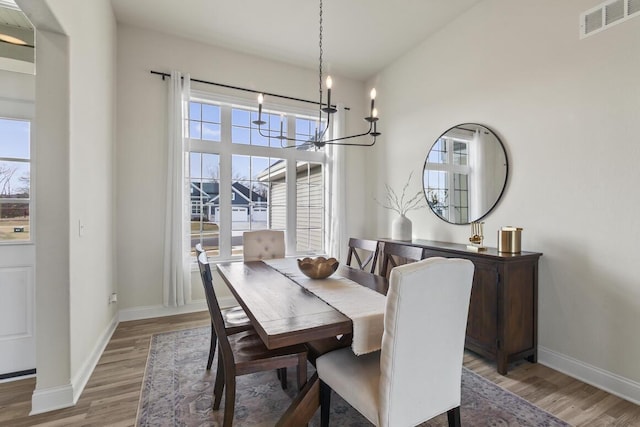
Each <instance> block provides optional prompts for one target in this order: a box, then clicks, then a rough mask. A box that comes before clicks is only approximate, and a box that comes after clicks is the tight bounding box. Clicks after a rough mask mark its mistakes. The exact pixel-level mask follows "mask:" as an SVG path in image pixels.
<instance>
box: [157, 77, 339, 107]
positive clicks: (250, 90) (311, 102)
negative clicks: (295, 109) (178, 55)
mask: <svg viewBox="0 0 640 427" xmlns="http://www.w3.org/2000/svg"><path fill="white" fill-rule="evenodd" d="M151 74H157V75H159V76H162V80H164V79H165V78H167V77H171V74H169V73H163V72H161V71H153V70H151ZM191 81H192V82H197V83H204V84H207V85H213V86H220V87H226V88H227V89H234V90H241V91H244V92H251V93H256V94H260V93H261V94H263V95H269V96H275V97H277V98H283V99H289V100H291V101H299V102H306V103H309V104H315V105H326V104H320V103H319V102H318V101H309V100H308V99H301V98H294V97H292V96H286V95H278V94H277V93H269V92H260V91H259V90H254V89H247V88H244V87H239V86H231V85H227V84H224V83H216V82H210V81H207V80H200V79H191ZM332 107H335V105H332ZM344 109H345V110H347V111H348V110H349V108H348V107H345V108H344Z"/></svg>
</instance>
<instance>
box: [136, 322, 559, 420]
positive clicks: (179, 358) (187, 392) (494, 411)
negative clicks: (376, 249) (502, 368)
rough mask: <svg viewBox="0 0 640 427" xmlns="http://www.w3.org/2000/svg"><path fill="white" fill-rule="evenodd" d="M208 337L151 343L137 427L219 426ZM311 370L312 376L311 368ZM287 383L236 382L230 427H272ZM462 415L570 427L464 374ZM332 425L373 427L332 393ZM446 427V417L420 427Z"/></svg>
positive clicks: (190, 333) (252, 378)
mask: <svg viewBox="0 0 640 427" xmlns="http://www.w3.org/2000/svg"><path fill="white" fill-rule="evenodd" d="M210 333H211V331H210V329H209V328H208V327H205V328H196V329H187V330H183V331H176V332H167V333H162V334H156V335H154V336H153V337H152V339H151V348H150V350H149V358H148V360H147V366H146V369H145V376H144V381H143V384H142V391H141V394H140V404H139V406H138V417H137V423H136V425H138V426H154V427H157V426H185V427H191V426H197V427H203V426H220V425H222V419H223V415H224V409H223V408H224V404H225V402H224V398H223V399H222V405H221V407H220V410H218V411H213V410H212V409H211V406H212V403H213V401H212V395H213V384H214V380H215V370H212V371H211V372H207V371H206V369H205V368H206V363H207V356H208V352H209V337H210ZM215 363H216V362H215V361H214V364H213V366H214V367H215V366H216V364H215ZM309 366H310V367H309V371H310V372H309V376H311V373H312V372H313V367H311V365H309ZM290 371H291V370H290ZM289 380H290V381H289V387H288V389H287V390H286V391H283V390H282V389H281V388H280V382H279V381H278V379H277V377H276V373H275V371H273V372H264V373H259V374H253V375H245V376H242V377H239V378H238V379H237V381H238V382H237V390H236V409H235V419H234V426H235V425H237V426H264V427H270V426H273V425H275V423H276V421H277V420H278V418H279V417H280V416H281V415H282V414H283V413H284V411H285V410H286V409H287V407H288V406H289V404H290V403H291V399H292V398H293V396H294V395H295V388H296V387H295V384H294V383H295V375H293V374H292V372H290V374H289ZM319 412H320V411H317V412H316V414H315V417H314V418H313V419H312V421H311V422H310V423H309V425H310V426H313V427H315V426H319V425H320V416H319ZM461 415H462V425H463V426H487V427H489V426H491V427H501V426H505V427H506V426H509V427H525V426H531V427H533V426H546V427H556V426H558V427H559V426H569V424H566V423H564V422H563V421H560V420H558V419H557V418H555V417H554V416H552V415H550V414H548V413H547V412H545V411H543V410H541V409H539V408H537V407H536V406H534V405H532V404H530V403H529V402H527V401H525V400H524V399H522V398H520V397H518V396H516V395H515V394H513V393H511V392H509V391H507V390H505V389H503V388H501V387H499V386H497V385H495V384H493V383H491V382H489V381H487V380H485V379H484V378H482V377H480V376H479V375H477V374H475V373H473V372H471V371H469V370H468V369H466V368H463V371H462V408H461ZM331 425H332V426H350V427H359V426H371V424H370V423H369V422H368V421H367V420H366V419H365V418H363V417H362V416H361V415H360V414H359V413H358V412H357V411H355V410H354V409H352V408H351V407H350V406H349V405H348V404H347V403H346V402H344V401H343V400H342V399H341V398H340V396H338V395H336V394H335V393H334V394H333V396H332V398H331ZM447 425H448V424H447V419H446V415H441V416H438V417H436V418H434V419H432V420H430V421H427V422H426V423H423V424H421V426H422V427H446V426H447Z"/></svg>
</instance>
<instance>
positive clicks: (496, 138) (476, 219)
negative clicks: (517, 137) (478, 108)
mask: <svg viewBox="0 0 640 427" xmlns="http://www.w3.org/2000/svg"><path fill="white" fill-rule="evenodd" d="M464 126H473V127H480V128H482V129H484V130H486V131H487V132H489V133H490V134H491V135H493V137H494V138H495V140H496V141H497V142H498V144H499V147H500V148H501V149H502V152H503V153H504V166H505V174H504V182H503V184H502V189H501V190H500V194H499V195H498V197H497V198H496V200H495V202H494V203H493V204H492V205H491V207H489V208H488V209H487V210H486V211H485V212H484V213H483V214H482V215H480V216H479V217H478V218H468V222H452V221H451V220H450V219H447V218H444V217H443V216H442V215H440V214H439V213H437V212H436V211H435V210H434V207H433V206H432V204H431V203H430V202H429V197H428V195H427V188H426V187H425V185H424V173H425V171H427V163H428V160H429V154H430V153H431V151H432V150H433V148H434V147H435V145H436V144H437V143H438V141H439V140H440V139H441V138H442V137H443V136H444V135H446V134H447V133H448V132H450V131H452V130H453V129H456V128H460V127H464ZM508 181H509V157H508V156H507V150H506V148H505V146H504V144H503V143H502V140H501V139H500V137H499V136H498V135H497V134H496V132H494V131H493V129H491V128H489V127H488V126H485V125H483V124H479V123H461V124H457V125H455V126H452V127H450V128H449V129H447V130H446V131H444V132H443V133H442V134H440V136H438V137H437V138H436V140H435V141H434V142H433V144H432V145H431V148H429V151H428V152H427V156H426V158H425V160H424V166H423V168H422V189H423V192H424V197H425V200H426V201H427V205H428V206H429V209H430V210H431V212H433V214H434V215H435V216H437V217H438V218H440V219H441V220H443V221H445V222H447V223H449V224H453V225H467V224H470V223H471V222H474V221H480V220H481V219H483V218H485V217H486V216H487V215H489V213H491V211H493V209H495V207H496V206H497V205H498V203H499V202H500V200H501V199H502V196H503V195H504V192H505V190H506V188H507V182H508Z"/></svg>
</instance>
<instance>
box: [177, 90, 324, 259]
mask: <svg viewBox="0 0 640 427" xmlns="http://www.w3.org/2000/svg"><path fill="white" fill-rule="evenodd" d="M314 114H316V113H315V112H314V111H302V110H298V109H295V108H294V107H278V111H266V110H263V113H262V120H264V121H265V122H266V124H265V125H264V126H263V127H262V133H263V134H264V135H261V134H260V133H259V132H258V129H257V127H256V125H254V124H253V121H254V120H257V111H256V110H255V108H254V107H253V105H252V104H251V103H246V102H244V101H242V100H238V99H232V100H230V99H226V98H225V99H222V98H217V97H213V96H211V95H207V94H196V95H194V96H193V97H192V101H191V103H190V108H189V118H188V130H189V137H190V144H191V154H190V169H191V170H190V176H189V179H190V188H191V220H192V225H191V233H192V235H191V237H192V247H193V246H194V245H195V244H196V243H198V242H200V243H202V245H203V247H204V248H205V250H206V251H207V253H208V254H209V256H210V257H214V258H215V257H219V258H221V259H228V258H233V257H239V256H241V255H242V248H243V246H242V245H243V243H242V235H243V233H244V232H245V231H248V230H262V229H272V230H286V236H287V237H286V238H287V248H288V250H289V252H291V253H293V252H295V253H300V254H307V253H324V250H325V249H324V248H325V240H326V222H327V220H326V215H327V214H326V212H327V209H326V203H325V198H326V196H325V182H326V181H327V180H326V177H325V171H326V156H325V153H324V150H317V149H316V148H315V147H314V146H313V144H308V143H305V142H296V144H295V147H291V148H283V147H282V142H281V140H280V139H278V138H276V137H275V136H277V135H279V134H280V132H282V134H283V135H296V138H297V139H300V140H302V141H308V140H309V139H310V138H311V137H312V136H313V134H314V132H315V128H316V123H317V121H316V120H315V119H314V118H313V115H314ZM265 135H266V136H265ZM290 144H292V143H290ZM292 248H293V250H292Z"/></svg>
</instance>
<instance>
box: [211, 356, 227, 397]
mask: <svg viewBox="0 0 640 427" xmlns="http://www.w3.org/2000/svg"><path fill="white" fill-rule="evenodd" d="M224 383H225V375H224V364H223V362H222V354H219V355H218V370H217V372H216V383H215V385H214V387H213V409H214V410H218V409H220V401H222V390H223V389H224Z"/></svg>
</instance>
